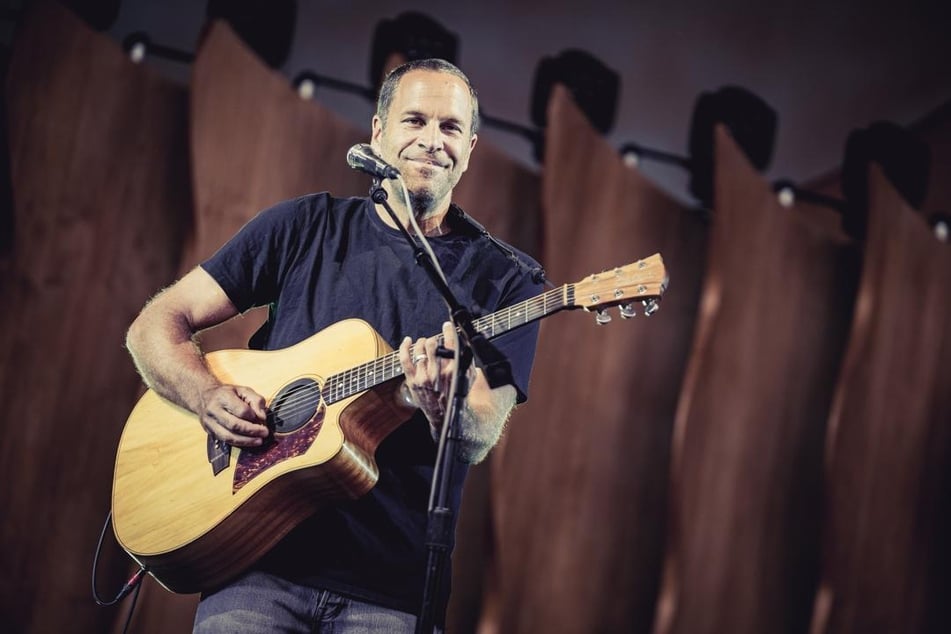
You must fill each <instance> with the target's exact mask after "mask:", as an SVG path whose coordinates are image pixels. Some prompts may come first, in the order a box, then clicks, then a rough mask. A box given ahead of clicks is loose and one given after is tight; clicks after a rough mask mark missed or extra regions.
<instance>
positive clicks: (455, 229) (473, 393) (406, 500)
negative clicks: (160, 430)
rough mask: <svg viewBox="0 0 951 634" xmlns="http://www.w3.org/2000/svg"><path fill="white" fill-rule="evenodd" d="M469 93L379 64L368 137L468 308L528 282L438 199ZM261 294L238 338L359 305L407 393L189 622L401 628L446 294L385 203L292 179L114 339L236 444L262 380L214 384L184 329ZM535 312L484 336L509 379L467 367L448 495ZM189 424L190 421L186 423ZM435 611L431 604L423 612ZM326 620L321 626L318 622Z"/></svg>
mask: <svg viewBox="0 0 951 634" xmlns="http://www.w3.org/2000/svg"><path fill="white" fill-rule="evenodd" d="M477 126H478V101H477V98H476V94H475V91H474V90H473V89H472V87H471V85H470V84H469V81H468V79H467V78H466V77H465V75H463V74H462V72H461V71H460V70H459V69H458V68H456V67H455V66H453V65H451V64H449V63H447V62H444V61H442V60H422V61H417V62H411V63H409V64H405V65H403V66H401V67H399V68H397V69H395V70H394V71H393V72H392V73H390V75H389V76H388V77H387V79H386V81H385V82H384V84H383V86H382V88H381V91H380V98H379V100H378V103H377V112H376V114H375V115H374V117H373V120H372V136H371V145H372V147H373V149H374V151H375V152H376V153H377V154H378V155H379V156H380V157H381V158H382V159H383V160H384V161H386V162H387V163H389V164H391V165H393V166H395V167H396V168H397V169H398V170H399V171H400V172H401V174H402V177H403V180H404V181H405V183H406V189H407V192H406V193H408V195H409V199H410V205H411V207H412V208H411V209H407V208H406V206H405V204H404V202H403V201H404V196H403V193H404V192H403V191H402V189H401V186H400V184H399V181H396V180H387V181H385V182H384V188H385V189H386V190H387V192H388V193H389V194H390V196H389V201H390V204H391V205H392V207H393V208H394V211H396V214H397V215H398V217H399V218H400V221H401V222H402V223H403V224H404V226H405V227H407V228H409V227H410V226H411V223H410V222H409V213H413V214H414V217H415V218H416V220H417V222H418V224H419V226H420V229H421V231H422V232H423V233H424V234H425V235H426V236H428V239H429V241H430V243H431V245H432V247H433V250H434V251H435V253H436V255H437V256H438V258H439V260H440V263H441V266H442V268H443V270H444V272H445V275H446V278H447V280H448V282H449V285H450V288H451V289H452V291H453V293H454V294H455V295H456V297H457V298H458V299H459V300H460V302H461V303H463V304H464V305H465V306H467V307H468V308H469V309H470V310H471V311H472V312H473V314H474V315H476V316H478V315H482V314H489V313H492V312H495V311H497V310H499V309H500V308H503V307H505V306H507V305H511V304H514V303H517V302H519V301H523V300H525V299H528V298H530V297H533V296H535V295H536V294H537V293H538V292H539V291H540V288H539V286H538V285H537V284H536V283H535V282H533V281H532V280H531V279H530V278H531V276H530V275H528V274H527V273H526V272H525V271H526V270H528V269H529V268H530V267H532V266H535V264H536V263H535V262H534V261H532V260H531V259H530V258H528V257H527V256H524V255H523V254H520V257H521V258H522V259H523V260H524V261H525V263H526V264H527V265H528V266H527V267H518V266H516V265H515V264H514V263H513V262H512V261H511V260H510V259H508V258H506V257H505V256H503V255H502V254H501V253H500V252H499V251H497V250H496V249H494V248H493V247H492V245H490V243H489V242H488V241H487V240H486V239H485V238H483V237H481V236H480V234H479V233H478V232H476V231H474V230H473V229H472V228H471V227H470V226H469V225H468V224H467V223H466V222H465V221H464V219H463V218H462V216H461V214H459V213H457V212H458V210H457V209H456V208H455V207H453V206H452V204H451V199H452V191H453V189H454V187H455V185H456V184H457V183H458V182H459V178H460V177H461V176H462V174H463V173H464V172H465V171H466V168H467V167H468V164H469V156H470V153H471V152H472V150H473V148H474V147H475V145H476V141H477V138H478V137H477V135H476V130H477ZM263 305H267V306H269V307H270V310H269V318H268V322H267V323H266V324H265V326H264V327H263V328H262V330H261V331H260V332H258V333H257V334H256V335H255V336H254V338H253V339H252V346H254V347H261V348H264V349H279V348H285V347H287V346H290V345H292V344H294V343H297V342H299V341H301V340H303V339H305V338H307V337H308V336H310V335H312V334H313V333H315V332H318V331H320V330H322V329H324V328H326V327H327V326H329V325H330V324H333V323H336V322H338V321H340V320H342V319H347V318H352V317H358V318H360V319H363V320H365V321H367V322H368V323H369V324H370V325H371V326H373V328H374V329H375V330H376V331H377V332H378V333H379V334H380V335H381V336H382V337H383V338H384V339H385V340H387V341H388V342H389V343H390V345H392V346H394V347H397V346H398V347H399V359H400V363H401V365H402V369H403V372H404V375H405V388H404V389H403V390H402V393H403V398H404V399H405V401H406V402H407V403H408V404H410V405H412V406H413V407H416V408H418V410H416V411H415V414H414V415H413V416H412V418H411V419H410V420H408V421H407V422H405V423H403V424H402V425H400V426H399V427H398V428H397V430H396V431H394V432H393V433H392V434H390V435H389V436H388V437H387V438H386V439H385V440H384V441H383V442H382V443H381V444H380V446H379V448H378V450H377V453H376V459H377V463H378V465H379V467H380V479H379V481H378V482H377V484H376V486H375V487H374V488H373V489H372V490H371V491H370V493H368V494H367V495H366V496H364V497H362V498H360V499H358V500H356V501H353V502H343V503H340V504H335V505H334V506H333V507H331V508H329V509H326V510H321V511H320V512H318V513H317V514H316V515H315V516H314V517H313V518H311V519H310V520H308V521H305V522H304V523H302V524H301V525H300V526H298V527H297V528H296V529H295V530H294V531H292V532H291V533H290V534H289V535H288V537H286V538H285V539H284V540H282V542H280V543H279V544H278V546H277V547H276V548H274V549H273V551H272V552H270V553H268V554H267V555H266V556H265V557H264V558H263V559H262V560H261V561H259V562H257V563H256V564H255V565H254V566H252V567H251V569H250V570H249V571H248V572H247V573H246V574H243V575H241V576H240V577H239V578H237V579H235V580H234V581H232V582H231V583H229V584H228V585H226V586H225V587H223V588H221V589H217V590H214V591H211V592H207V593H206V594H205V595H204V596H203V597H202V601H201V603H200V604H199V608H198V614H197V616H196V621H195V630H196V632H218V631H220V632H273V631H300V632H311V631H334V632H341V631H343V632H346V631H352V630H353V631H355V630H359V631H379V632H394V631H412V630H413V628H414V626H415V620H416V619H415V616H414V613H415V612H417V611H418V608H419V605H420V601H421V597H422V589H423V585H424V579H425V570H424V568H425V560H426V548H425V533H426V520H427V516H426V515H427V514H426V512H427V503H428V496H429V490H430V482H431V477H432V473H433V465H434V462H435V441H434V438H436V437H437V436H438V431H439V429H440V427H441V425H442V420H443V415H444V412H445V408H446V398H447V393H448V391H449V379H450V377H451V376H452V372H453V369H454V367H453V364H454V361H453V360H452V359H446V358H444V356H442V355H437V354H436V353H437V338H436V337H435V336H434V335H436V334H437V333H440V331H441V334H442V335H443V336H444V338H445V341H446V344H447V347H453V346H454V345H455V342H456V338H455V331H454V329H453V328H452V327H451V326H450V325H449V324H448V323H446V320H447V314H448V313H447V309H446V307H445V304H444V302H443V301H442V300H441V298H440V296H439V294H438V292H437V291H436V289H435V287H434V285H433V284H432V283H431V282H430V281H429V279H428V278H427V277H426V275H425V272H424V271H423V270H422V269H421V267H419V266H418V265H416V264H415V263H414V261H413V258H412V249H411V248H410V246H409V245H408V244H407V243H406V241H405V239H404V238H403V236H402V235H400V233H399V231H398V229H397V228H396V226H395V224H394V223H393V221H392V219H391V218H390V217H389V215H388V214H387V213H386V212H385V210H384V209H383V208H382V207H381V206H379V205H375V204H374V203H373V202H371V201H369V200H367V199H365V198H349V199H336V198H333V197H332V196H330V195H329V194H326V193H323V194H314V195H309V196H303V197H301V198H299V199H296V200H291V201H286V202H283V203H280V204H278V205H276V206H275V207H272V208H270V209H268V210H265V211H264V212H262V213H260V214H258V215H257V216H256V217H255V218H254V219H253V220H251V221H250V222H249V223H248V224H247V225H246V226H245V227H244V228H242V230H241V231H240V232H239V233H238V234H237V235H236V236H235V237H234V238H232V239H231V240H230V241H229V242H228V243H227V244H226V245H225V246H224V247H222V248H221V249H220V250H219V251H218V252H217V253H216V254H215V255H214V256H212V257H211V258H210V259H209V260H207V261H206V262H204V263H203V264H202V265H201V266H200V267H198V268H196V269H194V270H192V271H191V272H189V273H188V274H187V275H185V276H184V277H183V278H182V279H181V280H179V281H178V282H177V283H176V284H174V285H173V286H171V287H170V288H168V289H166V290H165V291H163V292H162V293H160V294H159V295H158V296H156V297H155V298H154V299H153V300H152V301H151V302H150V303H149V304H148V305H147V306H146V307H145V308H144V309H143V310H142V312H141V314H140V315H139V316H138V317H137V318H136V320H135V321H134V322H133V324H132V326H131V327H130V329H129V334H128V348H129V351H130V352H131V354H132V356H133V358H134V360H135V363H136V366H137V367H138V369H139V371H140V373H141V374H142V376H143V378H144V379H145V381H146V382H147V383H148V385H149V386H150V387H152V388H153V389H154V390H155V391H157V392H158V393H159V394H161V395H162V396H164V397H165V398H167V399H169V400H171V401H174V402H176V403H178V404H180V405H182V406H183V407H185V408H187V409H189V410H191V411H192V412H195V413H196V415H197V418H198V420H199V421H200V423H201V425H202V426H203V427H204V428H205V429H206V430H207V432H208V433H209V434H210V435H212V436H214V437H215V438H218V439H220V440H222V441H225V442H227V443H229V444H231V445H233V446H236V447H247V448H253V447H257V446H260V445H261V444H262V443H263V442H265V440H266V438H267V437H268V434H269V431H268V428H267V426H266V425H265V422H266V407H267V405H266V403H265V397H264V395H261V394H258V393H256V392H255V391H254V390H253V389H251V388H250V387H247V386H241V385H228V384H222V382H221V381H219V380H218V379H217V378H216V377H215V376H213V375H212V374H211V373H210V372H209V370H208V368H207V366H206V365H205V363H204V361H203V358H202V354H201V351H200V349H198V347H197V346H196V345H195V343H194V335H195V333H197V332H198V331H200V330H202V329H204V328H208V327H210V326H213V325H215V324H218V323H220V322H222V321H225V320H227V319H229V318H231V317H233V316H235V315H237V314H238V313H240V312H243V311H245V310H248V309H249V308H251V307H253V306H263ZM536 338H537V324H530V325H528V326H525V327H523V328H519V329H516V330H513V331H511V332H510V333H507V334H506V335H503V336H502V337H500V338H499V339H497V340H496V341H495V343H496V344H497V346H498V347H499V349H500V350H501V351H502V352H503V354H505V355H506V356H507V357H508V359H509V361H510V362H511V365H512V370H513V372H512V374H513V382H514V385H504V386H501V387H497V388H495V389H492V388H490V387H489V385H488V383H487V381H486V379H485V377H484V375H483V374H482V372H481V370H479V369H473V370H472V371H471V372H470V373H469V374H468V376H467V377H465V379H466V380H468V381H469V392H468V397H467V401H466V405H465V407H464V408H463V411H462V414H461V416H460V434H459V435H460V436H461V440H460V441H459V446H460V450H459V456H458V457H459V458H460V459H461V460H460V461H457V462H455V463H454V467H453V468H454V470H455V471H454V473H455V475H456V478H455V482H456V486H455V488H454V490H453V491H452V494H451V499H452V506H453V510H454V511H455V510H457V509H458V505H459V500H460V494H461V487H462V481H463V478H464V476H465V470H466V465H465V463H474V462H478V461H479V460H482V459H483V458H484V457H485V455H486V454H487V453H488V451H489V450H490V449H491V448H492V446H493V445H494V444H495V443H496V442H497V440H498V438H499V435H500V434H501V431H502V427H503V424H504V422H505V420H506V419H507V417H508V415H509V413H510V411H511V410H512V407H513V406H514V405H515V403H516V402H517V401H522V400H524V399H525V398H526V393H527V384H528V377H529V374H530V371H531V364H532V359H533V357H534V349H535V341H536ZM196 424H198V423H196ZM443 616H444V615H442V614H439V615H437V623H438V622H440V621H441V619H442V617H443ZM324 627H326V628H327V629H326V630H324V629H322V628H324Z"/></svg>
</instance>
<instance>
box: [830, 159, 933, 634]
mask: <svg viewBox="0 0 951 634" xmlns="http://www.w3.org/2000/svg"><path fill="white" fill-rule="evenodd" d="M869 185H870V209H869V230H868V238H867V240H868V242H867V244H866V248H865V258H864V263H863V271H862V281H861V286H860V288H859V294H858V300H857V302H856V311H855V318H854V321H853V323H852V333H851V336H850V338H849V345H848V351H847V354H846V359H845V362H844V364H843V367H842V372H841V374H840V376H839V383H838V386H837V388H836V396H835V405H834V408H833V411H832V415H831V417H830V425H829V434H828V445H827V448H826V452H827V465H828V466H827V479H828V483H829V484H828V491H829V492H828V497H827V517H828V524H827V530H826V535H825V544H824V545H825V553H826V554H825V560H824V564H825V565H824V570H823V581H822V589H821V592H820V593H819V596H818V598H817V601H816V610H815V614H814V623H813V632H815V633H816V634H822V633H825V632H830V633H831V632H835V633H840V632H842V633H844V632H863V633H865V632H868V633H872V634H874V633H877V632H899V631H900V632H946V631H949V629H951V614H949V610H948V608H947V602H946V599H947V596H946V595H947V589H948V587H949V582H951V573H949V572H948V570H949V564H951V549H949V547H948V546H947V539H948V531H949V529H951V504H949V501H948V490H949V486H951V475H949V470H948V464H949V460H951V429H949V427H948V423H949V421H951V325H949V324H951V322H949V320H948V316H949V315H951V287H949V284H948V274H949V272H951V249H949V245H947V244H943V243H940V242H938V241H937V240H936V239H935V238H934V236H933V235H932V233H931V231H930V230H929V229H928V227H927V225H926V224H925V222H924V220H923V219H922V218H921V216H920V215H919V214H917V213H916V212H915V211H914V210H912V209H910V208H909V207H908V206H907V204H906V203H904V202H903V201H902V199H901V197H900V196H899V195H898V193H897V192H896V191H895V190H894V188H892V187H891V185H890V184H889V183H888V182H887V180H886V179H885V177H884V176H883V174H882V171H881V169H880V168H879V167H878V166H877V165H873V166H872V169H871V174H870V179H869Z"/></svg>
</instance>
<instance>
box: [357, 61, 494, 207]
mask: <svg viewBox="0 0 951 634" xmlns="http://www.w3.org/2000/svg"><path fill="white" fill-rule="evenodd" d="M471 125H472V101H471V97H470V95H469V89H468V88H467V87H466V84H465V82H463V81H462V80H461V79H459V78H458V77H456V76H454V75H450V74H448V73H440V72H437V71H430V70H414V71H410V72H408V73H406V75H404V76H403V77H402V78H401V79H400V82H399V84H398V85H397V87H396V91H395V92H394V94H393V101H392V102H391V104H390V110H389V112H388V113H387V119H386V125H384V124H383V122H382V121H381V120H380V118H379V117H373V135H372V138H371V145H372V146H373V149H374V150H375V151H376V153H377V154H379V155H380V157H381V158H382V159H383V160H384V161H386V162H387V163H389V164H390V165H393V166H394V167H396V168H397V169H398V170H399V171H400V173H401V174H402V175H403V180H404V181H405V182H406V186H407V188H408V189H409V192H410V197H411V198H412V199H414V207H416V208H417V210H419V208H420V205H422V206H423V207H429V208H432V209H437V210H438V209H441V208H442V207H443V205H446V204H448V203H449V201H450V199H451V195H452V190H453V188H454V187H455V186H456V183H458V182H459V179H460V177H462V174H463V172H465V171H466V168H468V167H469V155H470V153H471V152H472V148H473V147H475V144H476V140H477V139H478V137H476V136H475V135H473V134H471V133H470V129H471Z"/></svg>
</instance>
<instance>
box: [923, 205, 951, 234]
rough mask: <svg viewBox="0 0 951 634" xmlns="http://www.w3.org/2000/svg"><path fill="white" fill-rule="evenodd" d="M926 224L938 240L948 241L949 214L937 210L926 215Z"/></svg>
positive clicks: (949, 232) (950, 232)
mask: <svg viewBox="0 0 951 634" xmlns="http://www.w3.org/2000/svg"><path fill="white" fill-rule="evenodd" d="M928 224H929V225H930V226H931V230H932V231H934V235H935V237H936V238H937V239H938V240H940V241H941V242H947V241H948V236H949V234H951V214H946V213H944V212H940V211H937V212H935V213H933V214H931V215H930V216H928Z"/></svg>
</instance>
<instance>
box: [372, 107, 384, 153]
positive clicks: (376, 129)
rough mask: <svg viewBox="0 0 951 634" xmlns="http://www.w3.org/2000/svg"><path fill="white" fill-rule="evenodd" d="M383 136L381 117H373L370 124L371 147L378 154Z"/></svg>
mask: <svg viewBox="0 0 951 634" xmlns="http://www.w3.org/2000/svg"><path fill="white" fill-rule="evenodd" d="M382 134H383V121H382V120H381V119H380V117H379V116H377V115H373V120H372V121H371V122H370V147H372V148H373V149H374V151H376V152H377V153H378V154H379V152H380V135H382Z"/></svg>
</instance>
